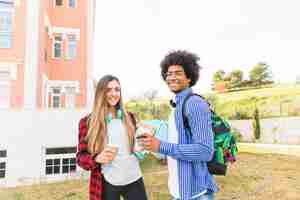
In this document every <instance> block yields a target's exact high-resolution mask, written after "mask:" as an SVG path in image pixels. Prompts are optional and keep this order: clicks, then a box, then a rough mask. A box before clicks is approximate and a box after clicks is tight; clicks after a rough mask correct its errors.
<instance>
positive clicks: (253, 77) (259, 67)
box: [249, 62, 274, 86]
mask: <svg viewBox="0 0 300 200" xmlns="http://www.w3.org/2000/svg"><path fill="white" fill-rule="evenodd" d="M249 77H250V81H252V83H253V85H255V86H258V85H263V84H269V83H273V82H274V81H273V80H272V72H271V69H270V66H269V65H268V64H267V63H265V62H259V63H257V64H256V65H255V66H254V67H253V68H252V70H251V71H250V74H249Z"/></svg>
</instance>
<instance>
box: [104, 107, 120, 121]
mask: <svg viewBox="0 0 300 200" xmlns="http://www.w3.org/2000/svg"><path fill="white" fill-rule="evenodd" d="M116 118H117V119H120V120H123V111H122V110H121V109H118V110H117V112H116ZM105 120H106V123H107V124H109V123H110V122H111V121H112V120H113V117H112V113H111V112H110V113H108V114H107V116H106V118H105Z"/></svg>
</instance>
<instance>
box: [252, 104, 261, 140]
mask: <svg viewBox="0 0 300 200" xmlns="http://www.w3.org/2000/svg"><path fill="white" fill-rule="evenodd" d="M252 126H253V134H254V138H255V139H256V140H259V139H260V135H261V133H260V122H259V112H258V109H257V108H255V110H254V114H253V121H252Z"/></svg>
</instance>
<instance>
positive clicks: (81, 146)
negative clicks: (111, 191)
mask: <svg viewBox="0 0 300 200" xmlns="http://www.w3.org/2000/svg"><path fill="white" fill-rule="evenodd" d="M86 134H87V117H84V118H82V119H81V120H80V122H79V139H78V150H77V153H76V162H77V164H78V165H79V166H80V167H81V168H83V169H85V170H90V171H91V174H90V183H89V197H90V200H102V174H101V166H100V164H99V163H96V162H95V160H94V159H93V158H92V156H91V154H90V153H89V152H88V151H87V143H86V142H85V141H84V138H85V136H86Z"/></svg>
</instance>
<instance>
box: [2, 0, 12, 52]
mask: <svg viewBox="0 0 300 200" xmlns="http://www.w3.org/2000/svg"><path fill="white" fill-rule="evenodd" d="M12 10H13V2H11V1H0V48H11V46H12Z"/></svg>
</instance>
